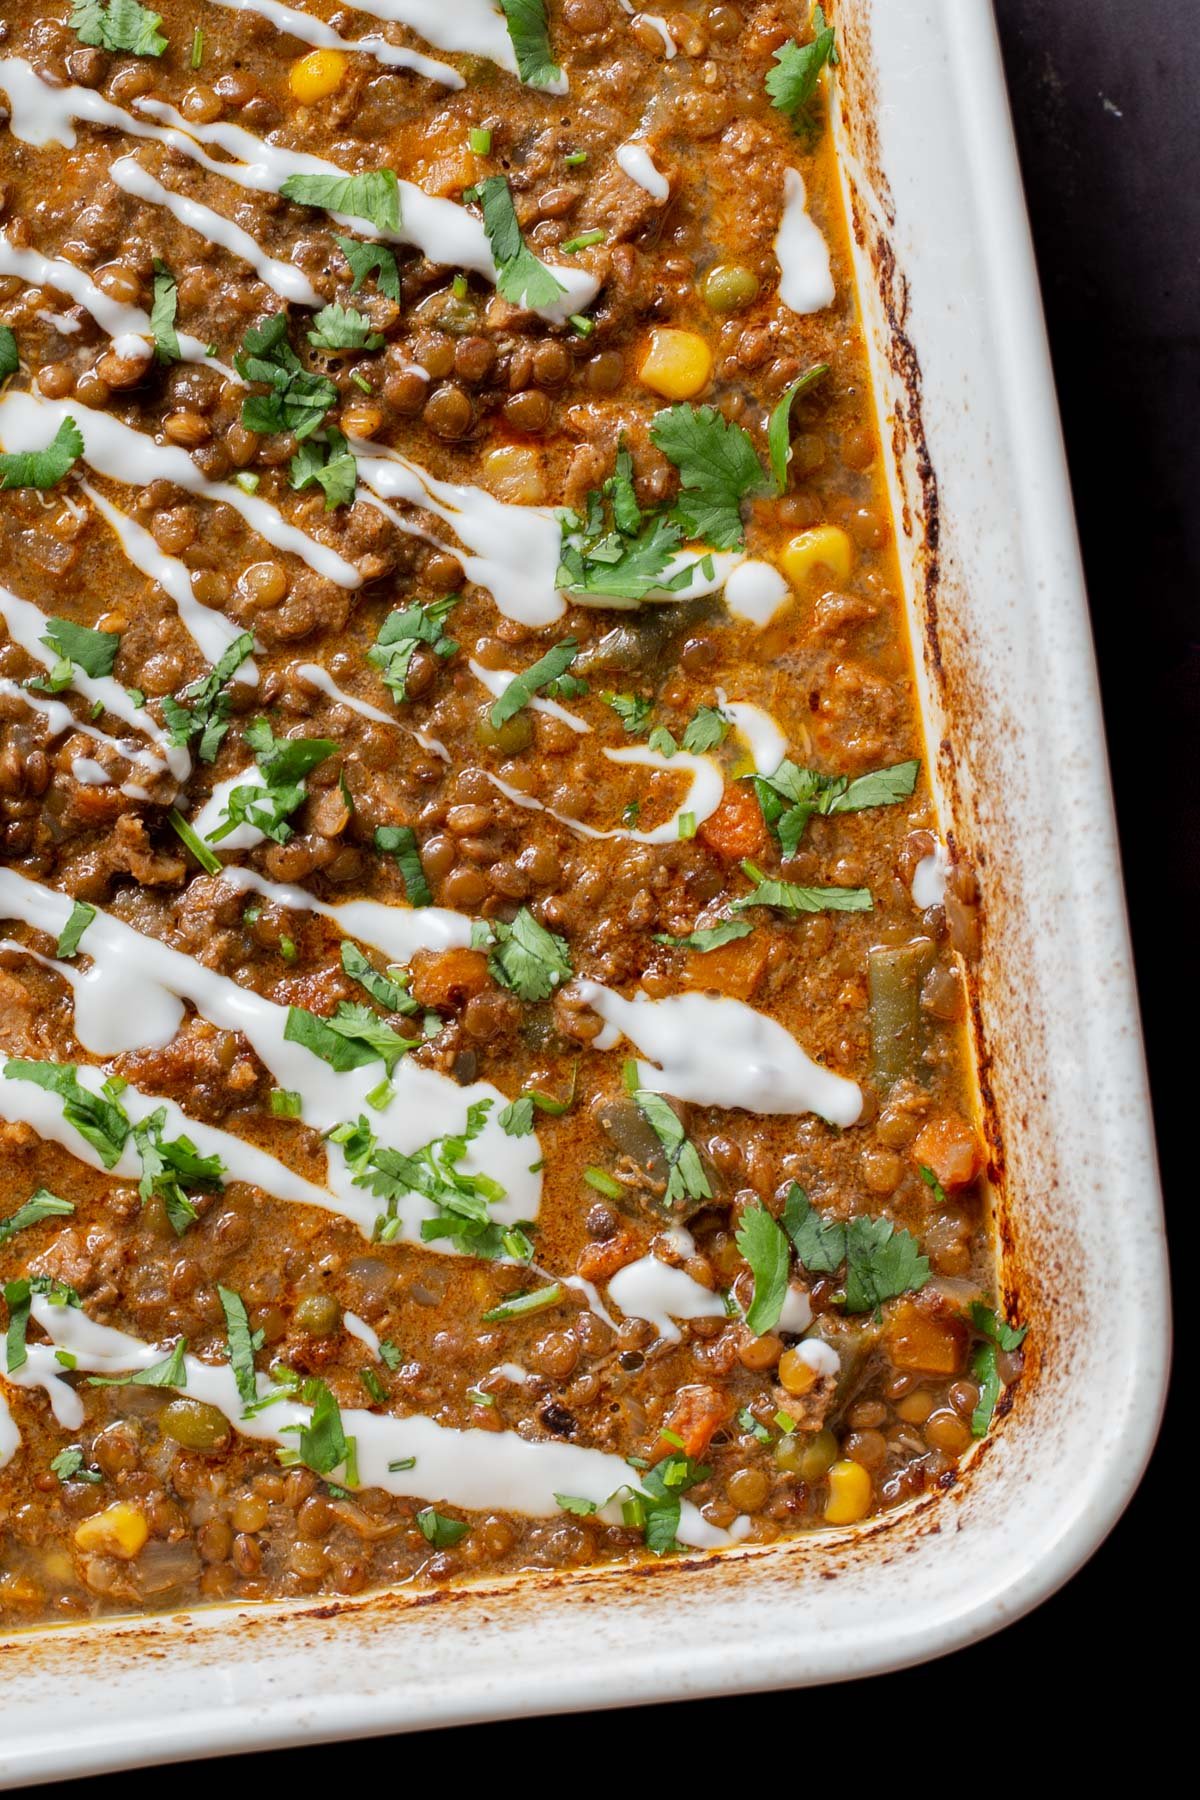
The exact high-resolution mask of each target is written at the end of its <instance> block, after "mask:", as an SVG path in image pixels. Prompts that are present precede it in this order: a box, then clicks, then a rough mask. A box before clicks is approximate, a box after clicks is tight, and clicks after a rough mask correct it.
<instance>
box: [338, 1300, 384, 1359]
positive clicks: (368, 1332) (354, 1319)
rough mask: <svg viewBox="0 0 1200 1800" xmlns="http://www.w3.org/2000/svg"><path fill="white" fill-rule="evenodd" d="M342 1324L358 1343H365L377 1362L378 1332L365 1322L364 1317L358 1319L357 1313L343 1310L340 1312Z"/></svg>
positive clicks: (378, 1357)
mask: <svg viewBox="0 0 1200 1800" xmlns="http://www.w3.org/2000/svg"><path fill="white" fill-rule="evenodd" d="M342 1324H343V1325H344V1326H345V1327H346V1330H347V1331H348V1332H349V1333H350V1336H351V1337H355V1338H357V1339H358V1341H359V1343H360V1344H365V1345H366V1346H367V1349H368V1350H369V1351H370V1352H371V1355H372V1356H373V1357H374V1358H375V1360H376V1362H378V1361H379V1360H380V1356H379V1333H378V1332H377V1331H375V1330H373V1329H372V1327H371V1326H370V1325H368V1324H367V1321H366V1320H365V1319H360V1318H359V1316H358V1314H357V1313H352V1312H344V1313H343V1314H342Z"/></svg>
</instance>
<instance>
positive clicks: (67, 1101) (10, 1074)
mask: <svg viewBox="0 0 1200 1800" xmlns="http://www.w3.org/2000/svg"><path fill="white" fill-rule="evenodd" d="M4 1074H5V1077H6V1079H7V1080H9V1081H32V1082H33V1083H34V1084H35V1086H37V1087H40V1088H45V1089H46V1090H47V1092H48V1093H51V1094H57V1095H58V1096H59V1098H60V1099H61V1100H62V1102H63V1118H64V1119H65V1120H66V1122H67V1124H68V1125H72V1126H74V1128H75V1130H76V1131H77V1132H78V1133H79V1135H80V1136H81V1137H82V1138H85V1139H86V1140H87V1142H88V1143H89V1144H90V1145H91V1146H92V1148H93V1150H95V1151H96V1153H97V1155H98V1156H99V1158H100V1160H101V1162H102V1163H103V1164H104V1167H105V1168H106V1169H111V1168H113V1167H115V1165H116V1164H117V1163H118V1162H119V1161H120V1159H121V1152H122V1151H123V1150H124V1148H125V1145H126V1142H127V1140H128V1138H129V1132H130V1123H129V1120H128V1118H127V1117H126V1115H125V1111H124V1108H123V1107H121V1106H119V1105H118V1104H117V1098H116V1096H117V1093H118V1092H119V1091H120V1090H119V1088H117V1087H116V1085H115V1084H114V1083H112V1082H107V1081H106V1082H105V1084H104V1087H103V1088H102V1089H101V1091H100V1093H99V1094H93V1093H92V1092H91V1090H90V1089H89V1088H85V1087H84V1086H83V1084H82V1083H81V1081H80V1080H79V1074H78V1069H77V1066H76V1064H75V1063H54V1062H27V1061H24V1060H23V1059H21V1058H19V1057H15V1058H13V1059H12V1060H10V1061H9V1062H6V1063H5V1065H4Z"/></svg>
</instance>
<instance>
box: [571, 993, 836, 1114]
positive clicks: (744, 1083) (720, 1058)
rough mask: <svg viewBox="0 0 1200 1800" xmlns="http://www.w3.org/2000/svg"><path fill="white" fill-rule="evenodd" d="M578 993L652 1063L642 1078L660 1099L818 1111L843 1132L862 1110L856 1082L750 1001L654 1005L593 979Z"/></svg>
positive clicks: (684, 998) (694, 997)
mask: <svg viewBox="0 0 1200 1800" xmlns="http://www.w3.org/2000/svg"><path fill="white" fill-rule="evenodd" d="M575 992H577V993H578V994H579V996H580V998H581V999H582V1000H583V1001H584V1002H585V1003H586V1004H587V1005H588V1006H590V1007H591V1008H592V1009H593V1011H594V1012H596V1013H598V1014H599V1016H600V1017H601V1018H602V1019H603V1020H604V1022H605V1024H606V1025H608V1026H610V1027H611V1028H612V1029H613V1030H614V1031H617V1032H620V1033H622V1035H623V1036H625V1037H627V1038H628V1039H629V1041H630V1043H632V1044H633V1045H634V1046H635V1047H636V1048H637V1049H638V1050H639V1051H641V1053H642V1055H643V1056H645V1057H648V1058H650V1059H651V1060H650V1061H649V1062H639V1063H638V1079H639V1081H640V1082H641V1084H642V1086H643V1087H644V1088H649V1089H650V1091H651V1092H652V1093H656V1094H670V1095H671V1096H672V1097H673V1098H674V1099H676V1100H690V1101H693V1102H694V1103H695V1104H696V1105H698V1106H723V1107H742V1108H744V1109H745V1110H746V1111H747V1112H754V1113H766V1114H772V1113H804V1112H815V1113H818V1114H819V1115H820V1117H821V1118H823V1119H828V1120H829V1122H830V1124H832V1125H841V1126H847V1125H853V1124H854V1123H855V1121H856V1120H857V1118H858V1116H859V1114H860V1112H861V1111H862V1094H861V1093H860V1091H859V1089H858V1087H857V1086H856V1084H855V1083H854V1082H853V1081H848V1080H847V1079H846V1077H845V1076H844V1075H835V1074H833V1073H832V1072H831V1071H830V1070H828V1069H823V1068H822V1067H821V1065H820V1064H819V1063H815V1062H813V1060H812V1058H811V1057H810V1056H808V1055H807V1054H806V1052H805V1051H803V1050H802V1049H801V1048H800V1045H799V1044H798V1043H797V1042H796V1040H795V1038H794V1037H793V1036H792V1035H791V1033H790V1032H789V1031H787V1030H785V1028H784V1027H783V1026H782V1025H781V1024H779V1022H778V1021H777V1020H775V1019H770V1018H768V1017H767V1016H766V1014H765V1013H760V1012H755V1010H754V1008H753V1007H750V1006H747V1005H746V1004H745V1002H744V1001H741V1000H731V999H729V998H727V997H726V996H725V995H715V994H668V995H667V996H666V998H665V999H662V1000H651V999H650V997H649V995H648V994H644V993H641V992H639V993H637V994H636V995H635V996H634V998H633V999H632V1000H626V999H623V998H622V996H621V995H620V994H616V993H614V992H613V991H612V989H611V988H606V987H602V986H601V984H600V983H599V982H598V981H589V980H586V979H579V980H577V981H576V982H575ZM655 1065H658V1066H655Z"/></svg>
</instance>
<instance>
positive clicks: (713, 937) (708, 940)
mask: <svg viewBox="0 0 1200 1800" xmlns="http://www.w3.org/2000/svg"><path fill="white" fill-rule="evenodd" d="M753 930H754V926H753V925H752V924H751V922H750V920H749V919H721V920H719V922H718V923H717V924H716V925H702V926H700V927H699V928H698V929H697V930H696V931H690V932H689V933H688V934H687V936H686V937H670V936H669V935H668V934H667V933H666V932H665V931H660V932H656V933H655V936H654V942H655V943H656V944H665V945H666V946H667V948H668V949H670V950H699V951H705V950H719V949H720V948H721V946H722V945H723V944H732V943H735V942H736V941H737V939H738V938H744V937H749V936H750V933H751V932H752V931H753Z"/></svg>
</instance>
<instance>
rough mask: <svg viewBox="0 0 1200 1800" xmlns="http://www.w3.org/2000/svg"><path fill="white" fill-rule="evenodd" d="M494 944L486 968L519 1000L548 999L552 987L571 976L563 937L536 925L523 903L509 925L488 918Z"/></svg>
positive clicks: (568, 952)
mask: <svg viewBox="0 0 1200 1800" xmlns="http://www.w3.org/2000/svg"><path fill="white" fill-rule="evenodd" d="M491 923H492V931H493V934H494V936H495V945H494V947H493V949H492V953H491V955H490V956H489V957H488V968H489V969H490V970H491V972H492V975H493V976H494V977H495V979H496V980H497V981H498V982H500V983H501V985H502V986H503V987H507V988H511V989H512V990H513V992H514V993H515V994H517V995H518V996H519V998H520V999H522V1000H528V1001H531V1002H532V1001H538V1000H548V999H549V998H550V996H551V994H553V992H554V990H555V989H556V988H557V987H559V986H561V984H562V983H563V982H564V981H569V980H570V979H571V974H572V969H571V952H570V949H569V947H568V945H567V941H566V939H565V938H561V937H559V936H558V934H557V933H556V932H553V931H547V930H546V927H545V926H544V925H539V924H538V922H537V920H536V919H535V918H534V916H533V914H532V913H531V912H530V910H529V908H528V907H527V906H523V907H522V908H521V910H520V912H519V913H518V914H517V916H516V918H515V919H514V920H513V921H512V924H511V925H510V924H507V923H506V922H505V921H504V920H503V919H493V920H492V922H491Z"/></svg>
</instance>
